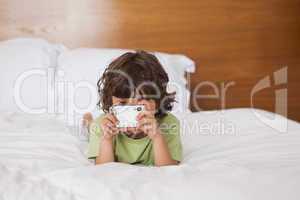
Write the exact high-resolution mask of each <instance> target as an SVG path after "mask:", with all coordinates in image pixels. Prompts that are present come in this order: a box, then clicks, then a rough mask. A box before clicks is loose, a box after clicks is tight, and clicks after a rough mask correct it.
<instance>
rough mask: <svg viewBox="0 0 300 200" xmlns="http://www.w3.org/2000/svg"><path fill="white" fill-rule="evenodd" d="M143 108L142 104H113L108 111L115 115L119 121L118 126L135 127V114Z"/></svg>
mask: <svg viewBox="0 0 300 200" xmlns="http://www.w3.org/2000/svg"><path fill="white" fill-rule="evenodd" d="M144 110H145V106H144V105H115V106H112V107H111V108H110V112H111V113H112V114H113V115H115V117H116V118H117V119H118V121H119V123H118V124H117V127H118V128H129V127H137V123H138V122H137V120H136V118H137V116H138V114H139V113H140V112H142V111H144Z"/></svg>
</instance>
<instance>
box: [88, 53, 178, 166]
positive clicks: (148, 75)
mask: <svg viewBox="0 0 300 200" xmlns="http://www.w3.org/2000/svg"><path fill="white" fill-rule="evenodd" d="M168 81H169V78H168V75H167V73H166V72H165V71H164V69H163V67H162V66H161V64H160V63H159V61H158V59H157V58H156V57H155V56H154V55H152V54H150V53H147V52H145V51H137V52H135V53H131V52H128V53H125V54H123V55H122V56H120V57H118V58H117V59H115V60H114V61H113V62H112V63H111V64H110V65H109V66H108V68H107V69H106V70H105V72H104V74H103V76H102V77H101V79H100V80H99V81H98V84H97V85H98V92H99V96H100V101H99V103H98V105H99V106H100V105H101V107H102V109H103V111H104V113H105V114H104V115H102V116H100V117H98V118H97V119H95V120H94V121H93V122H91V121H92V118H91V116H90V115H89V114H87V115H85V116H84V119H85V120H87V121H89V122H91V123H89V132H90V139H89V145H88V157H89V158H94V159H95V163H96V164H103V163H108V162H114V161H117V162H125V163H129V164H142V165H155V166H164V165H177V164H179V163H180V161H181V159H182V146H181V141H180V133H179V130H180V128H179V122H178V120H177V118H176V117H175V116H173V115H172V114H170V113H169V111H171V110H172V103H173V102H174V101H175V100H174V98H175V93H168V92H167V84H168ZM113 105H144V106H145V111H143V112H141V113H140V114H139V115H138V116H137V121H138V125H137V127H135V128H117V123H118V120H117V119H116V117H115V116H114V115H113V114H111V113H110V112H109V110H110V107H111V106H113Z"/></svg>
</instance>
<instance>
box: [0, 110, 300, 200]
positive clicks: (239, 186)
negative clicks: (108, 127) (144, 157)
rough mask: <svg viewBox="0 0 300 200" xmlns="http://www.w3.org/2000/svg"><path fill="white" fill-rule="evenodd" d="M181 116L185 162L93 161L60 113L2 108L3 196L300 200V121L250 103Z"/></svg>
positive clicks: (36, 198)
mask: <svg viewBox="0 0 300 200" xmlns="http://www.w3.org/2000/svg"><path fill="white" fill-rule="evenodd" d="M256 111H257V110H256ZM259 112H261V113H265V114H269V113H266V112H263V111H259ZM181 120H182V126H186V127H187V128H185V129H184V130H183V132H182V141H183V146H184V160H183V162H182V164H181V165H179V166H168V167H160V168H157V167H142V166H130V165H126V164H121V163H109V164H105V165H102V166H94V165H92V164H91V163H90V162H88V160H87V159H86V158H85V155H84V153H83V151H82V149H81V146H82V142H81V141H80V140H79V139H78V137H75V136H74V133H72V132H70V129H68V128H67V127H65V126H64V125H63V124H61V123H60V122H58V121H56V120H55V118H54V117H51V116H38V117H37V116H27V115H17V114H9V113H2V114H0V199H1V200H14V199H26V200H27V199H30V200H42V199H61V200H68V199H70V200H71V199H72V200H73V199H74V200H77V199H78V200H79V199H80V200H89V199H104V200H105V199H126V200H127V199H128V200H132V199H143V200H144V199H151V200H155V199H201V200H250V199H255V200H268V199H270V200H271V199H272V200H279V199H280V200H281V199H284V200H285V199H288V200H299V199H300V190H299V189H298V187H299V185H300V124H299V123H297V122H294V121H290V120H288V121H287V123H288V132H287V133H280V132H278V131H276V130H274V129H272V128H270V127H269V126H267V125H266V124H264V123H263V122H261V121H260V120H258V119H257V118H256V117H255V115H254V114H253V110H251V109H232V110H226V111H216V112H200V113H192V114H185V115H183V116H182V119H181ZM282 120H285V118H282ZM195 124H198V126H195ZM218 126H219V128H218ZM230 127H231V129H230ZM232 128H233V129H232ZM224 130H226V131H227V132H226V131H224ZM228 130H230V131H228ZM232 130H233V131H232Z"/></svg>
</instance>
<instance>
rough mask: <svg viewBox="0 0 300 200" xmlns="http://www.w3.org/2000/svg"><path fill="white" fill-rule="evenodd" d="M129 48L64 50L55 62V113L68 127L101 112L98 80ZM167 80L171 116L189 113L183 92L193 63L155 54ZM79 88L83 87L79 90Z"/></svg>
mask: <svg viewBox="0 0 300 200" xmlns="http://www.w3.org/2000/svg"><path fill="white" fill-rule="evenodd" d="M128 51H131V52H132V51H133V50H128V49H91V48H79V49H74V50H69V51H64V52H63V53H62V54H61V55H60V56H59V59H58V69H57V73H56V89H57V91H58V92H57V94H58V95H57V97H58V98H57V104H58V110H57V112H58V113H59V114H60V115H59V116H60V118H61V119H63V120H65V121H66V122H67V123H68V125H78V123H80V122H81V118H82V114H83V113H85V112H92V113H93V114H94V115H95V116H97V115H99V114H100V113H102V111H101V110H99V109H98V108H97V106H96V103H97V101H98V93H97V85H96V83H97V81H98V80H99V78H100V77H101V76H102V73H103V72H104V70H105V69H106V68H107V66H108V65H109V63H110V62H111V61H113V60H114V59H115V58H117V57H119V56H120V55H122V54H123V53H125V52H128ZM154 54H155V55H156V56H157V58H158V59H159V60H160V62H161V64H162V65H163V67H164V68H165V70H166V72H167V73H168V75H169V78H170V84H169V89H170V91H173V90H176V92H177V96H176V100H177V101H178V103H175V105H174V109H173V110H174V111H173V113H174V114H179V113H181V112H186V111H189V95H190V93H189V91H188V90H187V89H186V80H185V77H184V74H185V72H194V70H195V65H194V62H193V61H192V60H191V59H189V58H187V57H186V56H184V55H172V54H166V53H158V52H155V53H154ZM80 87H82V88H80Z"/></svg>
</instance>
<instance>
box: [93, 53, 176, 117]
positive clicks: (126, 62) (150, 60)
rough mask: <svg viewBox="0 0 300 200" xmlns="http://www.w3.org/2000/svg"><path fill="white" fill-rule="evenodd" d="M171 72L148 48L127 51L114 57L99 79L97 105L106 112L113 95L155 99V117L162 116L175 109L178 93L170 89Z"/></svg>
mask: <svg viewBox="0 0 300 200" xmlns="http://www.w3.org/2000/svg"><path fill="white" fill-rule="evenodd" d="M168 82H169V77H168V74H167V73H166V72H165V70H164V69H163V67H162V65H161V64H160V62H159V60H158V59H157V58H156V57H155V56H154V55H153V54H150V53H148V52H146V51H142V50H139V51H136V52H127V53H125V54H123V55H121V56H120V57H118V58H116V59H115V60H113V61H112V62H111V63H110V64H109V66H108V67H107V68H106V70H105V71H104V73H103V75H102V77H101V78H100V79H99V81H98V83H97V86H98V93H99V97H100V100H99V102H98V106H99V107H101V108H102V110H103V111H104V112H105V113H107V112H109V108H110V107H111V106H112V97H113V96H115V97H118V98H132V97H136V95H139V96H141V98H143V99H153V100H154V101H155V103H156V113H155V117H158V118H162V117H163V116H165V115H166V113H167V112H168V111H170V110H172V107H173V102H174V101H175V94H176V93H175V92H172V93H168V92H167V84H168Z"/></svg>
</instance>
